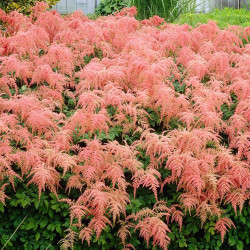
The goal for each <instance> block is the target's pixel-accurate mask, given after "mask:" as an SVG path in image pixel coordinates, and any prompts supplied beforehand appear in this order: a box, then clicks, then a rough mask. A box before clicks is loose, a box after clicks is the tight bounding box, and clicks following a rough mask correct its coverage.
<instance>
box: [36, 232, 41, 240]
mask: <svg viewBox="0 0 250 250" xmlns="http://www.w3.org/2000/svg"><path fill="white" fill-rule="evenodd" d="M39 239H40V233H38V232H37V233H36V241H38V240H39Z"/></svg>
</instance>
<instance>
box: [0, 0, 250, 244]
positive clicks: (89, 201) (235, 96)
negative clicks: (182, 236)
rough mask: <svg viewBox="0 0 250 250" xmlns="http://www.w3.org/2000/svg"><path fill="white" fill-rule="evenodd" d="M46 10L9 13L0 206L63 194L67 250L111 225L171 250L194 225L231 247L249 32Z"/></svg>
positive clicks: (2, 49) (244, 153)
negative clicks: (173, 241)
mask: <svg viewBox="0 0 250 250" xmlns="http://www.w3.org/2000/svg"><path fill="white" fill-rule="evenodd" d="M45 9H46V6H45V4H44V3H42V4H37V5H36V6H35V7H34V8H33V12H32V14H31V15H30V17H27V16H23V15H22V14H20V13H17V12H12V13H10V14H6V13H5V12H4V11H0V19H1V22H2V29H1V37H0V54H1V57H0V61H1V64H0V74H1V78H0V91H1V96H0V202H1V203H3V204H5V203H6V202H7V201H8V200H9V199H10V201H11V198H12V197H11V196H10V195H9V193H11V192H7V190H10V189H13V190H14V191H15V187H17V185H20V183H22V182H23V183H24V184H25V188H23V190H24V191H23V192H25V193H27V194H28V191H27V190H28V189H27V188H30V189H31V190H32V191H31V194H30V195H31V196H30V197H35V196H34V195H33V192H34V187H35V186H36V189H37V190H38V192H37V193H38V202H39V200H40V202H41V203H42V204H43V205H42V206H45V205H46V204H47V203H49V202H47V203H46V202H45V200H46V198H44V197H48V196H44V192H45V193H46V192H48V191H49V192H51V193H53V194H54V195H53V197H52V196H51V197H52V198H53V200H52V201H51V202H52V204H53V206H52V207H54V209H55V210H56V211H59V212H60V211H64V210H65V207H64V206H63V205H67V206H68V207H69V212H70V216H69V223H68V224H69V230H68V231H67V235H66V236H65V238H64V239H63V240H62V241H61V245H62V246H63V247H64V248H65V249H66V248H67V247H72V246H73V244H74V241H75V240H77V238H78V237H79V238H80V239H81V240H82V241H83V242H85V241H86V242H87V243H88V244H92V243H93V239H98V238H100V237H102V235H103V233H104V232H105V231H106V230H110V228H115V233H116V236H117V237H116V241H117V239H119V240H118V243H117V245H116V249H120V248H125V249H131V248H133V245H134V246H135V244H134V243H136V240H137V236H139V237H140V238H138V239H144V240H145V242H146V245H148V246H149V247H150V246H151V248H152V246H157V247H158V248H160V249H167V248H168V246H169V244H170V241H171V239H172V238H173V233H174V232H175V231H174V230H175V229H176V224H178V225H179V229H180V232H181V230H182V227H184V228H185V230H186V225H184V224H183V221H185V220H186V218H190V216H196V218H197V219H199V220H200V225H199V226H203V225H208V224H207V223H210V222H211V223H210V224H209V230H213V231H215V232H217V233H219V234H220V235H221V238H222V242H223V239H224V236H225V234H226V233H227V231H228V230H229V229H230V228H232V229H233V228H234V227H235V225H234V221H232V220H231V219H230V218H232V216H231V215H230V213H231V210H230V209H227V208H228V207H229V206H230V207H232V208H233V210H234V213H235V214H239V213H241V212H242V210H244V209H245V208H246V206H247V205H248V203H249V177H250V175H249V160H250V154H249V139H250V138H249V137H250V132H249V120H250V101H249V93H250V85H249V78H250V74H249V72H250V68H249V67H250V45H249V35H250V28H249V27H246V28H243V27H240V26H230V27H228V28H226V29H224V30H220V29H219V27H218V26H217V25H216V24H215V23H214V22H212V21H210V22H209V23H208V24H202V25H200V26H198V27H196V28H193V27H191V26H188V25H182V26H181V25H174V24H167V23H166V22H165V21H164V19H162V18H160V17H158V16H154V17H152V18H150V19H148V20H144V21H141V22H140V21H138V20H136V19H135V18H134V15H135V14H136V9H135V8H130V9H123V10H122V11H121V12H120V13H116V14H115V15H113V16H107V17H100V18H98V19H97V20H90V19H89V18H88V17H86V16H85V15H84V14H83V13H82V12H75V13H73V14H71V15H69V16H65V17H62V16H60V15H59V14H58V13H57V12H55V11H45ZM12 193H13V191H12ZM18 194H19V196H15V199H14V200H15V201H14V202H13V203H12V206H15V205H16V206H18V202H20V203H23V202H26V203H27V202H28V203H29V204H31V203H32V202H34V204H36V205H35V206H37V207H39V203H37V202H36V201H33V198H30V200H29V201H27V200H26V201H24V200H25V197H23V198H22V192H20V193H18ZM62 194H63V195H62ZM150 194H151V195H150ZM138 195H140V196H142V195H145V196H146V197H145V200H146V201H144V202H143V203H142V202H140V200H138V199H137V198H136V197H138ZM9 196H10V197H9ZM13 196H14V195H13ZM20 197H21V198H20ZM16 198H18V199H16ZM57 200H58V201H57ZM56 201H57V203H58V204H59V205H58V206H57V205H56V204H57V203H56ZM44 204H45V205H44ZM22 205H23V204H22ZM54 205H55V206H54ZM67 206H66V207H67ZM46 207H47V209H48V204H47V205H46ZM44 213H45V214H46V211H44ZM48 213H49V212H48ZM65 214H67V212H66V213H65ZM34 223H35V222H34ZM47 223H50V222H47ZM65 223H66V222H65ZM244 223H246V221H245V222H244ZM32 225H33V224H31V226H30V227H32ZM50 225H52V226H50V228H52V227H53V228H54V229H55V228H58V230H57V231H58V232H60V233H61V231H60V229H59V228H60V223H59V224H55V225H53V224H50ZM56 225H58V226H56ZM65 225H67V223H66V224H65ZM193 225H194V224H192V225H191V228H192V229H191V230H194V226H193ZM38 226H39V225H38V224H37V226H36V228H37V227H38ZM45 226H46V223H45ZM27 227H29V226H27ZM30 227H29V228H30ZM205 228H206V227H205ZM37 232H39V231H37ZM41 233H42V232H41ZM77 233H79V235H78V234H77ZM178 234H179V233H178V230H177V235H178ZM135 235H136V240H135ZM36 237H38V239H39V237H40V234H39V236H36ZM111 237H112V236H111ZM244 237H247V236H244ZM137 241H138V240H137ZM139 243H140V242H139ZM232 244H233V243H232ZM184 246H185V245H184ZM196 247H197V246H196ZM193 249H194V248H193ZM200 249H201V248H200Z"/></svg>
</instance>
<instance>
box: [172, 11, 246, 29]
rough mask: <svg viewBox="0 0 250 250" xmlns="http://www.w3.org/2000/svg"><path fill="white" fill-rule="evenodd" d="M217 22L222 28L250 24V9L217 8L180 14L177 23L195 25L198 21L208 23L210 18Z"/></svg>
mask: <svg viewBox="0 0 250 250" xmlns="http://www.w3.org/2000/svg"><path fill="white" fill-rule="evenodd" d="M210 19H211V20H214V21H216V22H217V24H218V26H219V27H220V28H223V27H227V26H228V25H240V26H243V27H247V26H250V11H249V10H247V9H244V8H243V9H232V8H231V9H229V8H224V9H222V10H218V9H215V10H213V11H211V12H209V13H207V14H194V13H187V14H183V15H181V16H180V18H179V19H178V20H177V21H176V23H180V24H184V23H187V24H189V25H192V26H195V25H196V24H198V23H207V22H208V21H209V20H210Z"/></svg>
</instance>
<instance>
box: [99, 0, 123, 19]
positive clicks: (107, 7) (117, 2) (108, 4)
mask: <svg viewBox="0 0 250 250" xmlns="http://www.w3.org/2000/svg"><path fill="white" fill-rule="evenodd" d="M125 7H127V0H101V3H100V4H99V5H98V7H97V8H96V10H95V13H96V14H97V15H100V16H107V15H111V14H113V13H115V12H116V11H119V10H121V9H123V8H125Z"/></svg>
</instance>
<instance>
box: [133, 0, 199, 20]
mask: <svg viewBox="0 0 250 250" xmlns="http://www.w3.org/2000/svg"><path fill="white" fill-rule="evenodd" d="M129 5H130V6H136V7H137V12H138V15H137V17H138V18H139V19H146V18H149V17H152V16H154V15H157V16H160V17H162V18H165V19H166V20H167V21H170V22H172V21H174V20H176V18H177V17H178V16H179V15H180V14H182V13H187V12H192V11H194V9H195V6H196V0H172V1H169V0H130V2H129Z"/></svg>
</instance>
